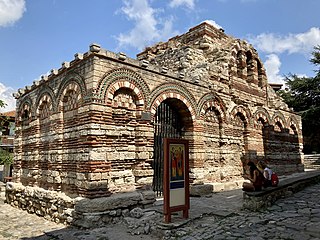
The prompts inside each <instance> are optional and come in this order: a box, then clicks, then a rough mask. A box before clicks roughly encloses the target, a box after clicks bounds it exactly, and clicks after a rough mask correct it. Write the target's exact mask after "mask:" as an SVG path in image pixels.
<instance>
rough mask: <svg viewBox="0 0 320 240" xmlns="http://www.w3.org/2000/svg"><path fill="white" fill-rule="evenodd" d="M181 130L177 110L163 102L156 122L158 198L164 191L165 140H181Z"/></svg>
mask: <svg viewBox="0 0 320 240" xmlns="http://www.w3.org/2000/svg"><path fill="white" fill-rule="evenodd" d="M181 129H182V124H181V120H180V117H179V112H178V111H177V109H175V108H173V107H172V106H170V104H169V102H168V101H164V102H162V103H161V104H160V105H159V107H158V109H157V112H156V115H155V122H154V150H153V151H154V152H153V156H154V159H153V160H154V162H153V169H154V174H153V190H154V191H155V193H156V194H157V196H161V195H162V190H163V186H162V185H163V184H162V182H163V139H164V138H181Z"/></svg>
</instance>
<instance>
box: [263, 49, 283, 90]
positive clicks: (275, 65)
mask: <svg viewBox="0 0 320 240" xmlns="http://www.w3.org/2000/svg"><path fill="white" fill-rule="evenodd" d="M266 57H267V60H266V61H265V63H264V67H265V68H266V72H267V76H268V82H269V83H281V84H284V78H283V77H282V76H281V75H279V73H280V67H281V61H280V59H279V57H278V56H277V55H276V54H269V55H267V56H266Z"/></svg>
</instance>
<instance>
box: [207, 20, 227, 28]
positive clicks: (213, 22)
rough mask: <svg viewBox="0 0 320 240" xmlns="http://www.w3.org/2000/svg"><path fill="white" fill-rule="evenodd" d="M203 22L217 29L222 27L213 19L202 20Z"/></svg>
mask: <svg viewBox="0 0 320 240" xmlns="http://www.w3.org/2000/svg"><path fill="white" fill-rule="evenodd" d="M203 22H206V23H209V24H211V25H212V26H214V27H215V28H217V29H221V28H222V29H223V27H221V26H220V25H219V24H218V23H216V22H215V21H214V20H204V21H203Z"/></svg>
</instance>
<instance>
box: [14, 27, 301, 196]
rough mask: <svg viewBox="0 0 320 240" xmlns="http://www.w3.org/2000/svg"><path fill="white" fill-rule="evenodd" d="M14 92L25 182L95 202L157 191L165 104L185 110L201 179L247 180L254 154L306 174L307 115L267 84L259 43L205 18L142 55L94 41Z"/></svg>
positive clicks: (18, 157)
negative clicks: (157, 131)
mask: <svg viewBox="0 0 320 240" xmlns="http://www.w3.org/2000/svg"><path fill="white" fill-rule="evenodd" d="M15 96H16V98H17V114H18V117H17V120H16V140H15V163H14V181H15V182H20V183H22V185H23V186H32V187H40V188H42V189H45V190H54V191H58V192H62V193H65V194H66V195H67V196H69V197H77V196H82V197H88V198H96V197H108V196H112V195H113V194H115V193H118V192H124V191H126V192H127V191H136V190H148V189H150V188H151V187H152V182H153V176H154V170H153V160H154V159H153V158H154V156H153V150H154V146H153V144H154V139H153V138H154V128H155V126H154V122H155V119H154V117H155V115H156V113H157V108H158V106H159V105H160V103H161V102H163V101H168V102H169V103H170V104H173V105H175V107H176V108H177V109H179V110H178V111H179V114H180V116H181V122H182V123H183V124H184V128H183V133H182V138H184V139H188V140H189V142H190V156H189V157H190V180H191V183H192V184H206V183H213V182H214V183H227V182H235V181H238V180H241V179H242V174H243V165H244V164H245V163H246V161H248V160H254V161H257V160H265V161H267V162H268V164H269V165H271V166H272V167H273V168H274V169H275V170H276V171H277V172H278V174H282V173H290V172H297V171H303V157H302V137H301V136H302V134H301V119H300V117H299V116H298V115H296V114H295V113H294V112H292V111H291V110H290V109H288V107H287V106H286V105H285V104H284V103H283V101H282V100H281V99H280V98H279V97H278V96H277V95H276V93H275V92H274V91H273V90H272V89H271V87H270V86H269V85H268V84H267V79H266V75H265V70H264V68H263V66H262V63H261V61H260V60H259V57H258V55H257V52H256V51H255V49H253V48H252V46H250V45H249V44H248V43H246V42H244V41H241V40H238V39H234V38H232V37H229V36H227V35H226V34H224V33H223V32H222V31H219V30H218V29H215V28H214V27H213V26H210V25H208V24H206V23H205V24H201V25H199V26H197V27H195V28H193V29H191V30H190V31H189V32H188V33H186V34H183V35H181V36H178V37H175V38H173V39H170V40H169V41H168V42H167V43H163V44H158V45H156V46H154V47H150V48H147V49H146V51H144V52H143V53H141V54H139V56H138V60H134V59H130V58H128V57H127V56H126V55H125V54H123V53H119V54H115V53H111V52H109V51H106V50H104V49H102V48H101V47H100V46H99V45H97V44H92V45H91V46H90V50H89V51H88V52H87V53H85V54H76V55H75V59H74V60H73V61H71V62H64V63H63V64H62V67H61V68H60V69H58V70H55V69H53V70H52V71H51V73H50V74H49V76H43V77H42V78H41V79H40V80H39V81H35V82H34V83H33V85H32V86H27V87H25V88H24V89H19V91H18V93H17V94H16V95H15Z"/></svg>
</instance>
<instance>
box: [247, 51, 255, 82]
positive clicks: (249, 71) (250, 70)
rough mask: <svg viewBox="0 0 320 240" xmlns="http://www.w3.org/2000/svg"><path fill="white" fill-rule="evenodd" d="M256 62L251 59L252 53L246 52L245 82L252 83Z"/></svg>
mask: <svg viewBox="0 0 320 240" xmlns="http://www.w3.org/2000/svg"><path fill="white" fill-rule="evenodd" d="M255 65H256V62H255V60H254V59H253V56H252V52H251V51H246V67H247V81H248V82H253V81H254V77H255V70H256V69H255V68H256V66H255Z"/></svg>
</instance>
